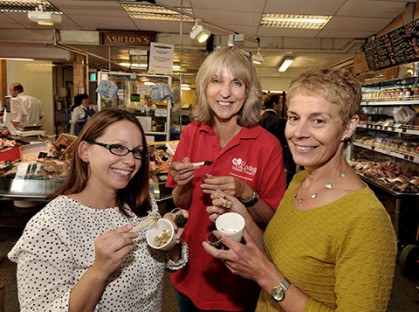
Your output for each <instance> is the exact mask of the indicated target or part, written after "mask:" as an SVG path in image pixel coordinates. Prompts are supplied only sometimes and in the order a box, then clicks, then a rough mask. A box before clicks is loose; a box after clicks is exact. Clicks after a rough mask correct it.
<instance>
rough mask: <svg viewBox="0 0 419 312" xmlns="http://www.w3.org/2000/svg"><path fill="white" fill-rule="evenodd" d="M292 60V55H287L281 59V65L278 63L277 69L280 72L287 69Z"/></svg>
mask: <svg viewBox="0 0 419 312" xmlns="http://www.w3.org/2000/svg"><path fill="white" fill-rule="evenodd" d="M293 62H294V58H293V57H292V56H287V57H286V58H284V60H283V61H282V63H281V65H279V68H278V71H280V72H281V73H282V72H284V71H286V70H287V69H288V67H290V66H291V64H292V63H293Z"/></svg>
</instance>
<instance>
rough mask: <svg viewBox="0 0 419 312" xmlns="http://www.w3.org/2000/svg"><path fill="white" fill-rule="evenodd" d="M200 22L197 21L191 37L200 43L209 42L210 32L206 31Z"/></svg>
mask: <svg viewBox="0 0 419 312" xmlns="http://www.w3.org/2000/svg"><path fill="white" fill-rule="evenodd" d="M199 22H200V20H199V19H197V20H195V26H194V27H192V30H191V33H190V37H191V39H196V40H197V41H198V42H199V43H203V42H205V41H207V39H208V38H209V36H210V35H211V33H210V31H209V30H207V29H205V28H204V27H203V26H202V25H199Z"/></svg>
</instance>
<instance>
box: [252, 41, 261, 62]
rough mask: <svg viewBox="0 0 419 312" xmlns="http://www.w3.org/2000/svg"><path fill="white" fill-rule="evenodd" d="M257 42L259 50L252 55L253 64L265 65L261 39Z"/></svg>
mask: <svg viewBox="0 0 419 312" xmlns="http://www.w3.org/2000/svg"><path fill="white" fill-rule="evenodd" d="M257 41H258V50H257V52H256V54H253V55H252V62H253V64H257V65H260V64H262V63H263V56H262V53H261V52H260V38H257Z"/></svg>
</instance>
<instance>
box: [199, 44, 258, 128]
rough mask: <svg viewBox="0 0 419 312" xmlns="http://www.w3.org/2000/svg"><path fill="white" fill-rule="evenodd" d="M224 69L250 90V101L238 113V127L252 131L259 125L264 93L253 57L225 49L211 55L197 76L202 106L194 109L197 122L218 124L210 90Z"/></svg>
mask: <svg viewBox="0 0 419 312" xmlns="http://www.w3.org/2000/svg"><path fill="white" fill-rule="evenodd" d="M224 67H227V68H228V69H229V71H230V72H231V73H232V74H233V75H234V76H235V77H236V78H237V79H240V80H241V81H243V83H244V85H245V87H246V100H245V102H244V104H243V107H242V109H241V110H240V111H239V112H238V116H237V124H238V125H239V126H241V127H252V126H254V125H255V124H257V123H258V121H259V116H260V112H261V109H262V90H261V87H260V80H259V77H258V75H257V72H256V68H255V66H254V65H253V63H252V61H251V59H250V53H248V52H246V51H244V50H242V49H239V48H236V47H224V48H221V49H219V50H216V51H214V52H213V53H211V54H210V55H209V56H208V57H207V58H206V59H205V61H204V62H203V63H202V65H201V67H200V68H199V71H198V74H197V76H196V94H197V97H198V103H197V105H195V107H194V118H195V120H197V121H199V122H202V123H208V124H210V125H212V124H213V123H214V116H213V112H212V111H211V109H210V107H209V105H208V101H207V95H206V91H207V86H208V83H209V82H210V81H211V79H212V78H213V77H221V76H222V73H223V69H224Z"/></svg>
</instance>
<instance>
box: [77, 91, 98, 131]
mask: <svg viewBox="0 0 419 312" xmlns="http://www.w3.org/2000/svg"><path fill="white" fill-rule="evenodd" d="M73 107H74V108H73V110H72V113H71V123H72V124H73V125H74V134H75V135H79V134H80V132H81V130H82V129H83V127H84V125H85V124H86V121H87V120H89V118H90V117H92V116H93V115H94V114H95V113H96V111H95V110H94V109H93V108H91V107H90V105H89V96H88V95H87V94H86V93H82V94H77V95H76V96H75V97H74V106H73Z"/></svg>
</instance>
